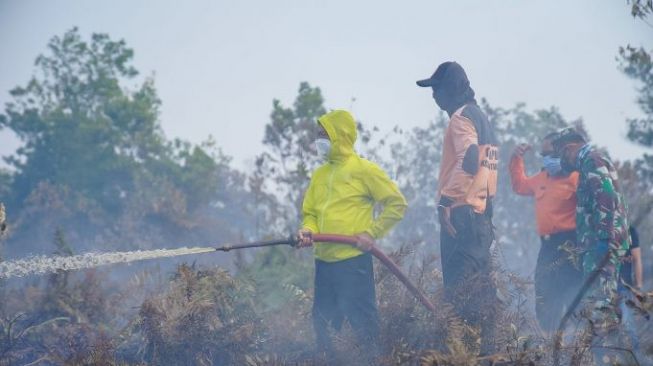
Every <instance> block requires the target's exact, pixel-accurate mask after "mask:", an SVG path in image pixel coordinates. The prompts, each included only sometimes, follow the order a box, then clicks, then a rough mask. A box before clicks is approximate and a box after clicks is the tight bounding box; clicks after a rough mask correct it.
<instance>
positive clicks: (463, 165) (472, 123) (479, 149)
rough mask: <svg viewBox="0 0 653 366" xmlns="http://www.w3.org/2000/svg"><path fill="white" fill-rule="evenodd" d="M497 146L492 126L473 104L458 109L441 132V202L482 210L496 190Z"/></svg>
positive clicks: (483, 210)
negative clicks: (442, 141)
mask: <svg viewBox="0 0 653 366" xmlns="http://www.w3.org/2000/svg"><path fill="white" fill-rule="evenodd" d="M497 165H498V147H497V141H496V138H495V136H494V128H493V127H492V125H491V124H490V122H489V121H488V119H487V117H486V116H485V114H484V113H483V112H482V111H481V109H480V108H479V107H478V106H477V105H476V104H467V105H465V106H463V107H461V108H460V109H459V110H457V111H456V112H455V113H454V114H453V115H451V119H450V120H449V125H448V126H447V130H446V131H445V135H444V143H443V147H442V161H441V164H440V177H439V185H440V186H439V188H440V189H439V195H440V204H443V205H445V206H452V207H456V206H461V205H471V206H472V207H473V208H474V211H475V212H477V213H483V212H485V209H486V207H487V202H488V199H491V198H492V197H494V196H495V195H496V192H497Z"/></svg>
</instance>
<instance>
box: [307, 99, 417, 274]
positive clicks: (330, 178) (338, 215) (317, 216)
mask: <svg viewBox="0 0 653 366" xmlns="http://www.w3.org/2000/svg"><path fill="white" fill-rule="evenodd" d="M318 123H319V124H321V125H322V127H324V129H325V130H326V132H327V134H328V135H329V139H330V140H331V151H330V152H329V156H328V159H329V161H328V162H327V163H325V164H324V165H322V166H320V167H319V168H317V169H316V170H315V172H313V177H312V178H311V183H310V185H309V187H308V190H307V191H306V195H305V196H304V205H303V215H304V222H303V227H304V229H308V230H310V231H311V232H313V233H325V234H326V233H328V234H342V235H354V234H360V233H363V232H366V233H368V234H370V235H371V236H372V237H373V238H375V239H376V238H380V237H382V236H383V235H385V234H386V233H387V232H388V231H389V230H390V229H391V228H392V227H393V226H394V225H395V224H396V223H397V222H398V221H399V220H401V218H402V217H403V216H404V211H405V210H406V200H405V199H404V196H403V195H402V194H401V192H400V191H399V188H397V185H396V184H395V183H394V182H392V181H391V180H390V178H389V177H388V175H387V174H386V173H385V172H384V171H383V170H381V168H379V166H378V165H376V164H374V163H372V162H370V161H368V160H365V159H363V158H361V157H359V156H358V154H356V152H355V151H354V142H356V122H355V121H354V117H353V116H352V115H351V114H350V113H349V112H347V111H342V110H336V111H332V112H329V113H327V114H325V115H323V116H322V117H320V118H319V119H318ZM376 203H379V204H381V205H382V206H383V211H382V212H381V213H380V214H379V215H378V217H376V218H375V217H374V205H375V204H376ZM361 254H363V252H362V251H360V250H358V249H357V248H354V247H352V246H349V245H344V244H321V243H316V244H315V257H316V258H317V259H320V260H323V261H326V262H336V261H341V260H344V259H349V258H353V257H356V256H358V255H361Z"/></svg>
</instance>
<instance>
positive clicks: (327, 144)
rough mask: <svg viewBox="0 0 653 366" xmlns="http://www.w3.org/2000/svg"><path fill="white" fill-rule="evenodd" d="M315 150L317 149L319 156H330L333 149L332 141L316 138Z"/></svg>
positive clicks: (323, 157) (324, 157)
mask: <svg viewBox="0 0 653 366" xmlns="http://www.w3.org/2000/svg"><path fill="white" fill-rule="evenodd" d="M315 150H317V155H318V156H319V157H321V158H322V159H326V158H327V157H328V156H329V151H331V141H329V139H324V138H320V139H316V140H315Z"/></svg>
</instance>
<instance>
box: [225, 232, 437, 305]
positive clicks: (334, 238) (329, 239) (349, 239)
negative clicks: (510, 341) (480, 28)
mask: <svg viewBox="0 0 653 366" xmlns="http://www.w3.org/2000/svg"><path fill="white" fill-rule="evenodd" d="M313 241H315V242H320V243H326V244H347V245H351V246H357V244H358V239H356V237H354V236H349V235H338V234H313ZM275 245H290V246H293V247H294V246H296V245H297V239H296V238H294V237H290V238H287V239H277V240H269V241H261V242H254V243H245V244H235V245H224V246H221V247H218V248H215V250H216V251H223V252H228V251H230V250H234V249H245V248H258V247H268V246H275ZM369 252H370V254H372V255H373V256H374V257H375V258H376V259H378V260H379V261H380V262H381V263H383V265H384V266H385V267H386V268H388V270H390V272H392V274H393V275H395V277H396V278H397V279H398V280H399V281H400V282H401V283H402V284H403V285H404V286H406V288H407V289H408V291H410V293H411V294H413V296H415V298H417V300H419V302H420V303H421V304H422V305H424V307H425V308H427V309H428V310H429V311H430V312H431V313H433V314H435V306H433V303H431V301H429V299H428V298H427V297H426V296H425V295H424V294H423V293H422V292H421V291H420V290H419V289H418V288H417V286H415V284H413V283H412V282H411V281H410V279H409V278H408V276H406V275H405V274H404V273H403V272H402V271H401V269H400V268H399V266H398V265H397V264H396V263H395V262H394V261H393V260H392V259H390V257H388V256H387V255H386V254H385V253H383V252H382V251H381V250H380V249H379V248H377V247H376V246H374V245H373V246H372V247H371V249H370V250H369Z"/></svg>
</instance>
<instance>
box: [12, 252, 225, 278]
mask: <svg viewBox="0 0 653 366" xmlns="http://www.w3.org/2000/svg"><path fill="white" fill-rule="evenodd" d="M214 251H215V248H211V247H193V248H187V247H183V248H178V249H155V250H136V251H131V252H110V253H86V254H80V255H74V256H36V257H31V258H26V259H19V260H13V261H7V262H2V263H0V279H3V278H11V277H24V276H27V275H34V274H36V275H40V274H45V273H52V272H57V271H74V270H79V269H88V268H94V267H99V266H104V265H109V264H117V263H129V262H135V261H142V260H146V259H155V258H166V257H177V256H181V255H189V254H202V253H210V252H214Z"/></svg>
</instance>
